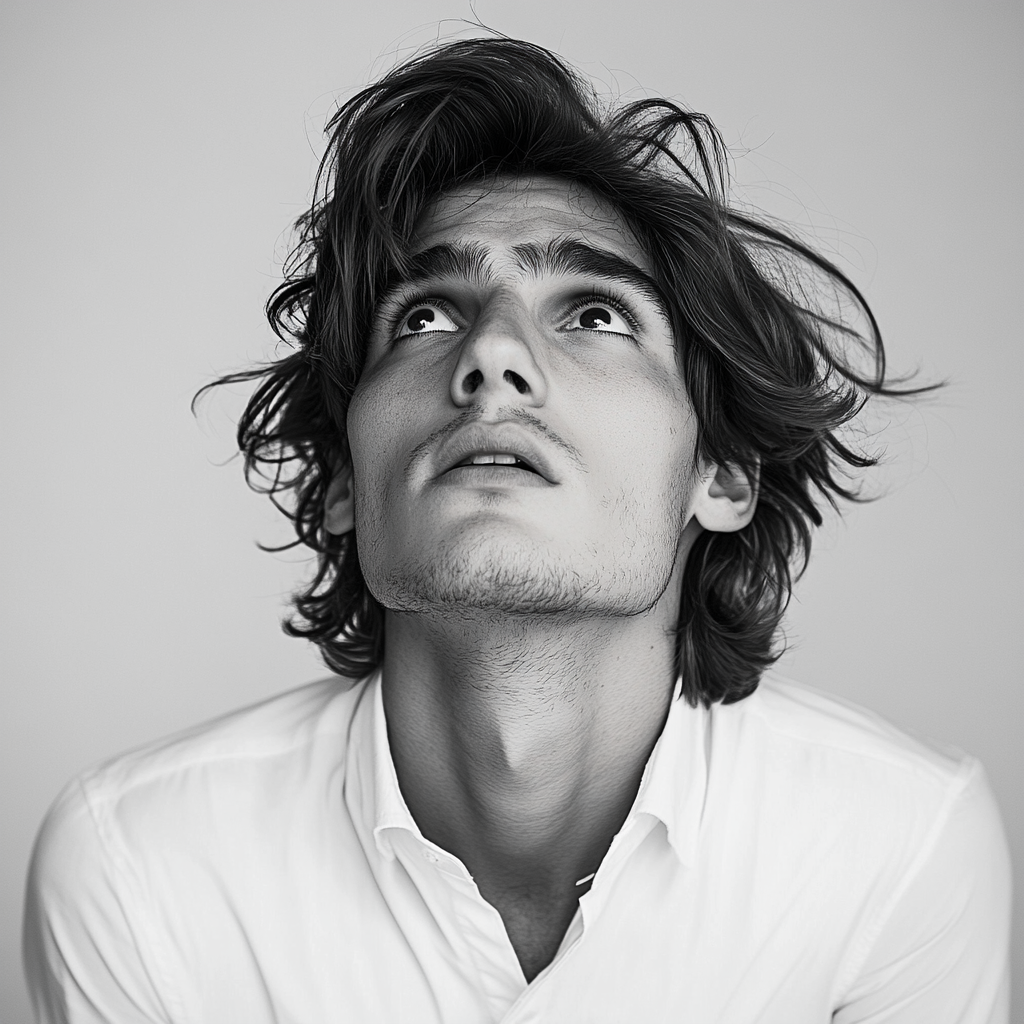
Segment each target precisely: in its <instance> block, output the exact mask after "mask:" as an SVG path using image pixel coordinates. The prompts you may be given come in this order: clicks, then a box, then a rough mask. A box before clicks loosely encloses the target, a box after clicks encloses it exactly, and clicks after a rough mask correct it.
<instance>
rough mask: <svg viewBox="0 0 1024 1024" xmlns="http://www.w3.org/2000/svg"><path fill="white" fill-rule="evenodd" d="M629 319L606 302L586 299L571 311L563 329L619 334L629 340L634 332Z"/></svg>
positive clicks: (633, 325)
mask: <svg viewBox="0 0 1024 1024" xmlns="http://www.w3.org/2000/svg"><path fill="white" fill-rule="evenodd" d="M631 319H632V318H629V319H627V317H626V315H625V312H624V311H621V312H620V311H619V310H618V309H616V307H615V306H613V305H611V304H609V303H608V302H605V301H603V300H600V299H587V300H585V301H584V302H581V303H580V304H579V305H577V306H576V308H575V309H574V310H573V313H572V316H571V317H570V319H569V322H568V323H567V324H566V328H565V329H566V330H568V331H601V332H602V333H604V334H621V335H623V336H624V337H627V338H631V337H633V332H634V331H635V330H636V324H635V323H631V322H630V320H631Z"/></svg>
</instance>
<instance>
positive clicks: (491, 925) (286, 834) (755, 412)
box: [26, 39, 1009, 1024]
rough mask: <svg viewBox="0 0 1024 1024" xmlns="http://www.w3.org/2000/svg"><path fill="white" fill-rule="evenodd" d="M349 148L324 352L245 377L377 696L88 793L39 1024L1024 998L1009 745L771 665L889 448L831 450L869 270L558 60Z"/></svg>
mask: <svg viewBox="0 0 1024 1024" xmlns="http://www.w3.org/2000/svg"><path fill="white" fill-rule="evenodd" d="M332 128H333V135H332V137H331V143H330V147H329V149H328V154H327V156H326V158H325V161H324V165H323V179H322V185H323V190H322V194H321V197H320V198H319V199H318V200H317V202H315V204H314V205H313V207H312V209H311V210H310V211H309V213H308V214H307V216H306V217H305V218H304V219H303V221H302V222H300V228H301V239H300V246H299V248H298V249H297V255H296V258H295V260H294V261H293V263H292V265H291V266H290V268H289V270H288V274H287V279H286V281H285V283H284V284H283V285H282V286H281V288H279V289H278V291H277V292H276V293H275V296H274V297H273V298H272V300H271V302H270V304H269V313H270V316H271V320H272V322H273V323H274V325H275V327H276V329H277V330H278V331H279V332H280V333H281V334H282V336H284V337H288V338H290V339H291V340H292V341H293V343H294V345H295V351H294V352H293V353H292V354H291V355H289V356H288V357H286V358H285V359H283V360H281V361H279V362H276V363H274V364H271V365H269V366H266V367H260V368H258V369H256V370H253V371H250V372H247V373H244V374H240V375H237V376H236V377H234V378H231V379H259V380H260V384H259V387H258V388H257V390H256V392H255V394H254V396H253V398H252V400H251V402H250V405H249V407H248V409H247V411H246V413H245V415H244V417H243V420H242V423H241V426H240V432H239V436H240V444H241V447H242V449H243V451H244V452H245V453H246V456H247V460H248V462H247V465H248V467H249V469H250V471H255V472H260V471H262V472H264V473H265V474H267V475H268V479H269V482H268V483H266V484H264V486H266V487H267V488H268V489H269V490H270V491H271V493H272V494H273V495H274V496H275V497H276V498H277V500H281V498H282V497H285V496H289V495H290V498H291V504H290V505H288V506H286V507H287V508H288V512H289V515H290V516H291V517H292V519H293V521H294V523H295V526H296V530H297V533H298V537H299V540H300V541H301V542H303V543H305V544H307V545H308V546H309V547H311V548H312V549H313V550H315V551H316V552H317V553H318V559H319V561H318V572H317V574H316V576H315V578H314V580H313V581H312V583H311V584H310V586H309V587H308V589H307V590H306V591H305V592H303V593H302V594H301V595H299V596H298V597H297V599H296V607H297V609H298V613H299V618H298V621H295V622H292V623H291V624H289V626H288V629H289V630H290V632H292V633H293V634H295V635H299V636H306V637H309V638H310V639H312V640H314V641H315V642H316V643H317V644H318V645H319V646H320V648H321V650H322V651H323V653H324V656H325V659H326V661H327V663H328V664H329V665H330V666H331V667H332V668H333V669H334V670H335V671H336V673H338V674H339V675H340V676H343V677H349V680H350V681H349V682H348V683H343V682H341V681H340V680H339V679H337V678H334V679H331V680H327V681H324V682H321V683H316V684H313V685H312V686H308V687H305V688H303V689H301V690H298V691H295V692H292V693H288V694H285V695H283V696H282V697H279V698H276V699H274V700H271V701H269V702H266V703H264V704H262V705H260V706H258V707H255V708H250V709H246V710H244V711H241V712H239V713H236V714H234V715H230V716H228V717H226V718H224V719H221V720H219V721H217V722H214V723H211V724H208V725H205V726H202V727H200V728H198V729H196V730H194V731H192V732H190V733H188V734H186V735H184V736H179V737H176V738H173V739H171V740H168V741H166V742H164V743H161V744H157V745H154V746H151V747H148V748H146V749H144V750H142V751H139V752H136V753H132V754H129V755H126V756H124V757H121V758H119V759H117V760H115V761H113V762H111V763H109V764H107V765H105V766H103V767H101V768H99V769H96V770H94V771H92V772H90V773H87V774H86V775H84V776H83V777H82V778H81V779H79V780H77V781H76V782H75V783H73V784H72V785H71V786H70V787H69V788H68V789H67V790H66V791H65V792H64V794H62V796H61V798H60V799H59V800H58V802H57V804H56V805H55V807H54V809H53V810H52V811H51V814H50V817H49V818H48V821H47V823H46V825H45V826H44V829H43V832H42V834H41V838H40V842H39V845H38V847H37V851H36V856H35V860H34V865H33V871H32V878H31V881H30V889H29V897H28V905H27V913H26V964H27V969H28V976H29V980H30V984H31V986H32V990H33V994H34V998H35V1000H36V1005H37V1009H38V1013H39V1017H40V1019H41V1020H45V1021H56V1020H70V1021H75V1022H83V1021H111V1022H118V1024H120V1022H136V1021H146V1022H150V1021H173V1022H179V1021H181V1022H184V1021H189V1022H192V1021H209V1022H214V1021H215V1022H225V1021H239V1022H246V1024H260V1022H270V1021H295V1022H300V1021H301V1022H323V1021H332V1020H346V1021H359V1022H362V1021H385V1022H389V1021H415V1022H434V1021H438V1022H467V1024H468V1022H480V1021H499V1020H500V1021H505V1022H526V1021H558V1022H569V1021H581V1022H588V1024H590V1022H601V1021H609V1022H611V1021H615V1022H621V1021H644V1022H648V1021H662V1020H664V1021H669V1020H673V1021H674V1020H686V1021H690V1022H693V1024H703V1022H712V1021H714V1022H719V1024H753V1022H757V1024H771V1022H780V1024H781V1022H787V1024H792V1022H811V1021H827V1020H833V1021H837V1022H842V1024H852V1022H854V1021H868V1020H870V1021H881V1020H885V1021H889V1022H903V1024H907V1022H911V1021H913V1022H920V1021H928V1022H932V1024H935V1022H944V1021H949V1022H952V1021H958V1022H982V1021H985V1022H999V1021H1005V1020H1006V1014H1007V1009H1006V1007H1007V966H1006V965H1007V959H1006V958H1007V953H1006V944H1007V931H1008V912H1009V908H1008V902H1009V901H1008V891H1009V876H1008V864H1007V855H1006V849H1005V842H1004V840H1003V837H1002V832H1001V828H1000V824H999V819H998V813H997V811H996V810H995V808H994V806H993V803H992V800H991V796H990V794H989V791H988V788H987V785H986V783H985V781H984V776H983V773H982V770H981V768H980V766H979V765H978V763H977V762H976V761H974V760H973V759H972V758H970V757H966V756H963V755H958V754H952V753H942V752H938V751H936V750H933V749H932V748H931V747H929V746H926V745H924V744H922V743H919V742H917V741H915V740H911V739H910V738H908V737H906V736H904V735H902V734H900V733H899V732H897V731H896V730H894V729H892V728H891V727H889V726H887V725H886V724H885V723H883V722H880V721H879V720H877V719H876V718H874V717H872V716H871V715H869V714H867V713H866V712H862V711H859V710H857V709H855V708H852V707H850V706H848V705H846V704H844V703H841V702H839V701H837V700H835V699H833V698H829V697H826V696H824V695H822V694H820V693H818V692H817V691H814V690H810V689H806V688H804V687H801V686H797V685H794V684H791V683H786V682H784V681H781V680H777V679H772V678H765V679H763V680H762V675H763V673H764V671H765V670H766V669H767V668H768V667H769V666H770V664H771V663H772V662H773V660H774V659H775V657H776V649H775V646H774V643H775V637H776V633H777V629H778V624H779V620H780V618H781V615H782V612H783V610H784V607H785V604H786V600H787V598H788V595H789V588H790V572H791V570H792V568H793V567H794V566H796V567H797V568H799V565H800V563H801V561H802V559H803V558H804V557H805V556H806V554H807V552H808V550H809V545H810V536H811V530H812V528H813V527H814V526H816V525H818V524H819V523H820V522H821V514H820V512H819V510H818V508H817V507H816V499H823V500H825V501H830V502H832V501H835V499H836V498H838V497H842V496H847V497H849V496H851V495H850V492H849V491H848V490H847V489H846V487H845V486H844V485H843V484H842V483H841V482H840V481H841V479H842V476H841V472H842V470H844V469H846V470H848V469H850V468H856V467H865V466H867V465H870V463H871V461H872V460H871V459H869V458H867V457H865V456H862V455H860V454H858V453H856V452H855V451H853V450H851V449H850V448H849V447H847V446H846V445H845V444H844V442H843V441H842V439H841V437H840V434H839V431H840V429H841V427H842V426H843V424H845V423H847V422H849V421H850V420H851V418H852V417H853V416H854V415H855V414H856V413H857V411H858V410H859V408H860V407H861V405H862V404H863V401H864V400H866V398H867V397H868V396H870V395H884V394H895V393H897V390H896V389H893V388H891V387H890V386H889V385H888V384H887V383H886V380H885V374H884V360H883V356H882V347H881V340H880V338H879V335H878V331H877V328H876V326H875V323H874V320H873V318H872V317H871V315H870V312H869V311H868V310H867V307H866V305H864V303H863V300H862V299H861V297H860V295H859V293H858V292H857V291H856V289H855V288H854V287H853V285H852V284H851V283H850V282H849V281H848V280H847V279H846V278H845V277H843V275H842V274H841V273H840V272H839V271H837V270H836V269H835V268H834V267H833V266H831V264H829V263H828V262H827V261H825V260H823V259H821V258H820V257H818V256H816V255H815V254H814V253H812V252H811V251H809V250H808V249H806V248H805V247H803V246H802V245H800V244H799V243H797V242H796V241H794V240H793V239H791V238H789V237H788V236H787V235H785V234H784V233H782V232H780V231H778V230H776V229H773V228H769V227H766V226H763V225H760V224H758V223H756V222H754V221H752V220H750V219H748V218H745V217H742V216H739V215H737V214H735V213H732V212H730V211H729V210H728V209H727V207H726V205H725V201H724V186H723V185H722V183H721V182H720V180H719V177H718V167H719V166H720V149H719V144H718V142H717V137H716V136H715V134H714V130H713V128H711V126H710V125H709V123H708V122H706V120H704V119H703V118H701V117H700V116H699V115H694V114H688V113H685V112H683V111H680V110H679V109H678V108H676V107H675V106H673V105H672V104H669V103H666V102H664V101H645V102H641V103H638V104H633V105H630V106H627V107H625V108H623V109H621V110H618V111H613V112H603V111H601V110H600V109H599V108H598V105H597V103H596V101H595V100H594V99H593V97H591V96H589V95H588V94H587V92H586V90H585V89H584V88H583V87H582V86H581V84H580V82H579V81H578V80H577V79H576V78H575V76H574V75H573V73H572V72H571V71H569V70H568V69H566V68H565V66H564V65H562V64H561V63H560V62H559V61H558V59H557V58H555V57H554V56H553V55H551V54H550V53H548V52H546V51H544V50H542V49H540V48H538V47H535V46H532V45H529V44H526V43H522V42H516V41H513V40H505V39H498V40H493V39H490V40H473V41H468V42H459V43H454V44H449V45H447V46H443V47H440V48H438V49H437V50H435V51H433V52H431V53H428V54H426V55H423V56H421V57H419V58H417V59H415V60H413V61H411V62H409V63H407V64H405V65H404V66H402V67H399V68H398V69H396V70H395V71H394V72H392V73H391V74H390V75H388V76H386V77H385V78H384V79H383V80H382V81H381V82H379V83H377V84H376V85H375V86H372V87H371V88H369V89H367V90H365V91H364V92H363V93H361V94H360V95H359V96H357V97H355V98H354V99H353V100H352V101H350V102H349V103H348V104H346V105H345V107H343V108H342V110H341V111H340V112H339V114H338V115H337V116H336V118H335V119H334V121H333V123H332ZM815 280H817V281H818V282H819V283H820V282H824V283H825V284H827V285H829V286H830V287H832V288H833V289H838V290H839V291H841V292H842V293H843V294H844V295H845V296H846V297H847V298H848V299H850V300H852V301H853V302H854V303H857V304H859V308H860V310H861V312H862V313H863V316H864V320H865V323H866V330H865V332H864V333H863V335H858V334H856V333H855V330H854V327H853V326H852V325H850V324H847V323H844V322H842V321H841V320H839V319H837V318H834V317H829V316H827V315H826V314H825V313H824V312H823V311H822V310H821V309H819V308H815V307H813V306H812V305H810V303H809V300H808V299H807V298H806V296H808V295H811V294H814V291H815V289H814V281H815ZM819 290H820V289H819ZM850 342H854V343H856V344H853V345H851V344H849V343H850ZM858 352H859V353H860V355H862V356H863V357H864V361H865V362H866V363H867V368H858V366H857V365H856V363H855V357H856V356H857V354H858ZM354 680H359V681H358V682H354Z"/></svg>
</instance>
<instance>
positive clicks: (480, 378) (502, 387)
mask: <svg viewBox="0 0 1024 1024" xmlns="http://www.w3.org/2000/svg"><path fill="white" fill-rule="evenodd" d="M529 332H530V326H529V324H528V323H527V322H526V313H525V311H513V310H508V309H506V310H504V311H502V312H501V313H500V314H497V315H493V316H490V317H488V318H487V319H485V320H482V321H479V322H478V323H477V324H476V326H475V327H474V329H473V331H472V332H471V333H470V335H469V336H468V337H467V338H466V340H465V341H464V342H463V345H462V349H461V351H460V352H459V360H458V362H457V363H456V365H455V372H454V373H453V374H452V378H451V396H452V401H453V402H454V403H455V404H456V405H457V406H460V407H463V406H468V405H487V404H490V403H492V402H493V404H494V405H496V406H497V405H508V404H517V405H522V406H531V407H538V406H542V405H543V404H544V403H545V401H547V380H546V378H545V376H544V371H543V370H542V369H541V367H540V365H539V364H538V362H537V360H536V359H535V358H534V353H533V351H532V349H531V347H530V340H531V339H530V333H529Z"/></svg>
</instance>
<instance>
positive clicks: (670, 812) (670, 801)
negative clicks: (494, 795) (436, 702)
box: [349, 671, 710, 865]
mask: <svg viewBox="0 0 1024 1024" xmlns="http://www.w3.org/2000/svg"><path fill="white" fill-rule="evenodd" d="M680 691H681V682H677V683H676V687H675V692H674V693H673V696H672V701H671V703H670V705H669V711H668V716H667V717H666V720H665V725H664V728H663V729H662V731H661V735H660V736H659V737H658V741H657V742H656V743H655V745H654V749H653V750H652V751H651V756H650V757H649V758H648V761H647V765H646V766H645V768H644V772H643V776H642V778H641V780H640V787H639V789H638V791H637V796H636V800H635V801H634V803H633V808H632V810H631V811H630V814H629V816H628V817H627V819H626V824H625V825H624V826H623V828H624V829H625V828H627V827H628V826H629V824H630V823H631V821H633V820H634V819H635V818H636V817H637V816H638V815H641V814H647V815H650V816H652V817H654V818H656V819H657V820H659V821H661V822H663V823H664V825H665V832H666V835H667V837H668V841H669V843H670V845H671V846H672V849H673V851H674V852H675V854H676V856H677V857H678V858H679V859H680V861H681V862H682V863H684V864H688V865H689V864H692V863H693V862H694V860H695V858H696V852H697V839H698V832H699V828H700V819H701V815H702V813H703V810H704V796H705V790H706V787H707V751H708V742H707V732H708V728H709V726H710V712H709V711H708V709H706V708H704V707H702V706H700V707H696V708H694V707H691V706H690V705H689V704H688V703H687V702H686V701H685V700H683V699H681V697H680ZM354 725H355V728H354V729H353V734H352V744H351V747H350V751H349V753H350V758H351V760H350V776H349V777H350V779H351V778H353V776H354V779H353V781H354V782H355V785H356V788H357V791H358V793H357V796H358V804H359V812H360V817H361V818H362V822H363V824H364V825H365V826H366V827H368V828H371V829H372V831H373V838H374V842H375V843H376V846H377V849H378V851H379V853H380V855H381V856H382V857H383V858H384V859H385V860H388V861H390V860H393V859H394V857H395V849H394V845H393V842H392V836H393V831H394V830H401V831H404V832H409V833H411V834H412V836H413V837H415V838H416V839H417V840H418V841H419V842H421V843H426V839H425V838H424V836H423V833H422V832H421V831H420V829H419V826H418V825H417V824H416V822H415V820H414V819H413V816H412V814H411V813H410V811H409V808H408V807H407V806H406V803H405V798H404V797H403V796H402V791H401V790H400V789H399V786H398V774H397V772H396V771H395V763H394V760H393V758H392V756H391V747H390V745H389V743H388V731H387V722H386V720H385V718H384V701H383V697H382V690H381V674H380V671H377V672H375V673H374V674H373V675H372V676H371V677H370V678H369V679H368V680H367V682H366V689H365V690H364V692H363V694H362V697H361V700H360V706H359V708H358V710H357V712H356V721H355V723H354ZM353 762H354V763H353ZM352 769H354V772H353V771H352Z"/></svg>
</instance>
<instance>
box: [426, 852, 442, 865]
mask: <svg viewBox="0 0 1024 1024" xmlns="http://www.w3.org/2000/svg"><path fill="white" fill-rule="evenodd" d="M423 859H424V860H425V861H426V862H427V863H428V864H436V863H437V862H438V861H439V860H440V859H441V858H440V857H438V855H437V854H436V853H434V851H433V850H424V851H423Z"/></svg>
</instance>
